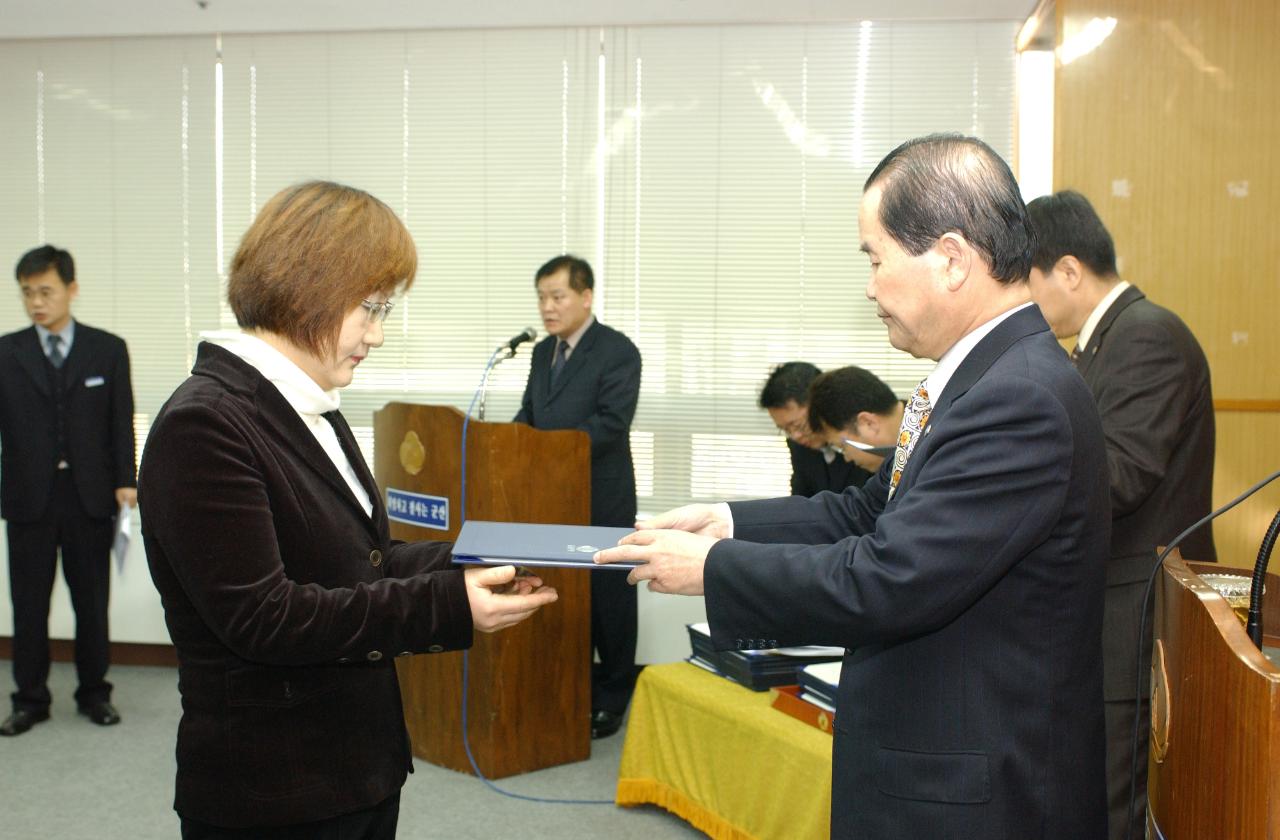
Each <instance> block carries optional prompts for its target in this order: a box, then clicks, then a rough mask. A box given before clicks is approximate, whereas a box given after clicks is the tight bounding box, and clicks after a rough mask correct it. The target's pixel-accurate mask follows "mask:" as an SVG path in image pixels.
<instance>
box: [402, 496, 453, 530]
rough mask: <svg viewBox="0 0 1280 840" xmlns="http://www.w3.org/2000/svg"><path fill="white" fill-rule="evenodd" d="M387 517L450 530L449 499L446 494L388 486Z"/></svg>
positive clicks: (407, 522)
mask: <svg viewBox="0 0 1280 840" xmlns="http://www.w3.org/2000/svg"><path fill="white" fill-rule="evenodd" d="M387 518H388V519H394V520H395V521H396V522H403V523H405V524H406V525H417V526H418V527H419V528H434V529H435V530H437V531H447V530H449V500H448V498H446V497H444V496H425V495H423V494H422V493H410V492H409V491H408V490H397V489H395V488H394V487H388V488H387Z"/></svg>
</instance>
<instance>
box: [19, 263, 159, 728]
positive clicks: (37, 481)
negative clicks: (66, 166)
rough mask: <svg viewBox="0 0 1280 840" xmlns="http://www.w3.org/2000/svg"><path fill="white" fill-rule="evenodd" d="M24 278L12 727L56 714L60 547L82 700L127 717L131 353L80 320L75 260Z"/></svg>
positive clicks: (103, 713) (90, 709)
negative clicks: (116, 568)
mask: <svg viewBox="0 0 1280 840" xmlns="http://www.w3.org/2000/svg"><path fill="white" fill-rule="evenodd" d="M15 274H16V276H17V279H18V285H19V286H21V288H22V300H23V304H24V305H25V306H26V309H27V315H28V316H29V317H30V318H31V321H32V326H30V327H28V328H27V329H24V330H19V331H18V332H15V333H10V334H9V335H5V336H0V516H3V517H4V519H5V520H6V522H7V525H8V538H9V589H10V595H11V596H12V599H13V676H14V681H15V682H16V683H17V686H18V690H17V691H16V692H15V693H14V694H13V713H12V714H11V715H10V716H9V717H8V719H6V720H5V721H4V723H3V724H0V735H21V734H22V733H23V732H26V731H27V730H29V729H30V728H31V727H32V726H34V725H35V724H37V723H40V722H41V721H44V720H47V719H48V718H49V704H50V701H51V697H50V694H49V688H48V685H47V680H48V676H49V598H50V595H51V593H52V591H53V581H54V575H55V573H56V570H57V563H58V551H59V549H61V553H62V574H63V577H64V578H66V581H67V589H68V590H69V592H70V593H71V604H72V607H74V609H75V613H76V647H75V651H76V676H77V678H78V679H79V688H78V689H77V690H76V694H75V698H76V705H77V706H78V707H79V710H80V713H81V714H83V715H86V716H87V717H88V718H89V719H90V720H92V721H93V722H94V723H96V724H99V725H101V726H110V725H111V724H115V723H119V722H120V714H119V712H117V711H116V709H115V707H114V706H113V705H112V704H111V683H109V682H107V679H106V675H107V665H108V661H109V655H110V647H109V641H108V636H107V605H108V602H109V599H110V583H111V567H110V549H111V541H112V534H113V530H114V529H113V517H114V516H115V515H116V511H117V510H118V509H119V507H120V506H121V505H126V504H127V505H129V506H130V507H133V506H134V505H136V504H137V491H136V489H135V488H136V487H137V481H136V474H135V468H134V437H133V389H132V386H131V385H130V380H129V353H128V350H127V349H126V348H125V343H124V341H122V340H121V339H120V338H118V337H117V336H114V335H112V334H111V333H108V332H104V331H103V330H98V329H94V328H93V327H90V326H88V325H86V324H81V323H77V322H76V321H75V319H74V318H72V317H71V302H72V300H74V299H75V296H76V294H77V293H78V292H79V286H78V285H77V284H76V275H75V263H74V262H73V261H72V259H71V255H70V254H69V253H67V252H66V251H63V250H60V249H58V248H54V247H53V246H52V245H44V246H42V247H40V248H35V249H33V250H31V251H28V252H27V253H26V254H24V255H23V257H22V259H21V260H19V261H18V266H17V270H16V271H15Z"/></svg>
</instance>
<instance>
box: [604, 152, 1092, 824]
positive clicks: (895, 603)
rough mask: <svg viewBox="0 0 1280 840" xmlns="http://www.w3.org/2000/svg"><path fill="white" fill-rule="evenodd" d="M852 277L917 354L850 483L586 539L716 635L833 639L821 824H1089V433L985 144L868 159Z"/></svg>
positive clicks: (716, 638) (1011, 203) (1019, 214)
mask: <svg viewBox="0 0 1280 840" xmlns="http://www.w3.org/2000/svg"><path fill="white" fill-rule="evenodd" d="M859 231H860V234H861V239H862V250H863V251H864V252H865V253H866V254H867V255H868V257H869V258H870V260H871V279H870V282H869V283H868V285H867V290H866V291H867V296H868V298H870V299H871V300H873V301H875V304H876V311H877V315H878V316H879V317H880V318H881V320H882V321H883V322H884V323H885V326H886V327H887V328H888V332H889V341H890V343H891V344H892V345H893V346H894V347H897V348H898V349H901V350H905V351H907V352H910V353H911V354H912V355H914V356H917V357H921V358H930V359H934V360H936V361H937V362H938V364H937V366H936V367H935V368H934V370H933V372H932V373H930V375H929V376H928V377H926V379H925V380H924V381H923V382H921V383H920V385H919V386H918V387H917V388H916V390H915V393H914V394H913V395H912V397H911V399H910V400H909V401H908V404H907V408H906V411H905V412H904V418H903V422H902V428H901V430H900V434H899V439H898V447H897V451H896V452H895V455H894V457H893V458H891V459H886V461H885V464H884V465H883V466H882V467H881V469H880V471H879V472H878V473H877V474H876V475H875V476H874V477H873V478H871V479H870V480H869V481H868V482H867V484H866V485H865V486H864V487H862V488H861V489H855V488H849V489H847V490H845V491H844V492H843V493H841V494H835V493H821V494H819V495H818V496H816V497H814V498H813V499H803V498H797V497H791V498H786V499H773V500H766V501H754V502H737V503H733V504H730V505H724V504H720V505H691V506H688V507H684V508H679V509H677V510H675V511H671V512H668V513H665V514H662V515H660V516H657V517H655V518H654V519H653V520H650V521H648V522H645V523H641V526H640V527H641V528H643V529H644V530H641V531H638V532H637V533H636V534H634V535H632V536H631V537H628V538H627V540H626V541H625V542H626V543H627V544H624V545H621V546H619V547H617V548H613V549H609V550H606V551H603V552H600V553H599V555H598V561H599V562H611V561H615V560H641V561H646V562H647V565H645V566H642V567H639V568H637V569H634V570H633V571H632V572H631V573H630V575H629V578H630V579H631V580H632V581H640V580H648V581H649V587H650V589H651V590H654V591H658V592H672V593H682V594H703V593H705V595H706V606H707V617H708V619H709V622H710V625H711V633H712V640H713V642H714V644H715V645H716V646H717V647H719V648H722V649H724V648H738V649H757V648H767V647H777V646H791V645H799V644H827V645H838V646H841V647H844V648H846V653H845V657H844V662H843V667H842V674H841V685H840V691H839V697H838V712H837V716H836V730H835V744H834V752H833V758H832V796H831V801H832V816H831V834H832V836H833V837H840V838H846V837H849V838H852V837H930V838H974V837H983V838H987V837H991V838H1014V837H1016V838H1020V840H1021V838H1040V839H1041V840H1081V838H1101V837H1104V836H1105V835H1106V798H1105V790H1104V785H1103V772H1102V771H1103V750H1104V745H1103V716H1102V670H1101V663H1100V655H1099V654H1100V648H1101V632H1102V631H1101V628H1102V586H1103V567H1104V563H1105V561H1106V556H1107V545H1108V541H1109V538H1110V512H1109V499H1108V491H1107V468H1106V451H1105V447H1104V443H1103V437H1102V427H1101V424H1100V422H1099V420H1098V414H1097V410H1096V408H1095V407H1094V404H1093V400H1092V397H1091V396H1090V394H1089V391H1088V389H1087V388H1086V387H1085V385H1084V382H1083V381H1082V380H1081V379H1080V377H1079V376H1078V375H1077V374H1076V372H1075V371H1074V370H1073V369H1072V367H1071V364H1070V362H1069V360H1068V359H1067V358H1066V356H1065V355H1064V354H1063V353H1062V350H1061V348H1060V347H1059V346H1058V344H1057V342H1056V341H1055V340H1054V338H1053V335H1052V333H1051V332H1050V331H1049V328H1048V325H1047V324H1046V323H1045V321H1044V319H1043V318H1042V317H1041V315H1040V312H1039V310H1037V309H1036V308H1035V306H1034V305H1033V304H1031V302H1030V295H1029V292H1028V289H1027V276H1028V270H1029V268H1030V263H1031V255H1032V252H1033V250H1034V238H1033V235H1032V233H1031V230H1030V227H1029V224H1028V219H1027V211H1026V207H1025V206H1024V205H1023V202H1022V199H1021V197H1020V194H1019V190H1018V185H1017V183H1016V182H1015V180H1014V178H1013V175H1012V173H1011V172H1010V171H1009V168H1008V166H1007V165H1006V164H1005V163H1004V161H1003V160H1001V159H1000V158H999V156H998V155H996V154H995V152H994V151H992V150H991V148H990V147H988V146H987V145H986V144H985V143H983V142H981V141H980V140H977V139H975V138H968V137H960V136H957V135H933V136H929V137H924V138H920V139H918V140H912V141H908V142H907V143H904V144H903V145H901V146H899V147H898V148H897V149H895V150H894V151H893V152H891V153H890V154H889V156H888V157H886V158H885V159H884V160H883V161H881V163H880V164H879V166H877V167H876V169H875V170H874V171H873V172H872V174H871V176H870V178H869V179H868V180H867V183H866V186H865V190H864V194H863V198H862V204H861V208H860V213H859Z"/></svg>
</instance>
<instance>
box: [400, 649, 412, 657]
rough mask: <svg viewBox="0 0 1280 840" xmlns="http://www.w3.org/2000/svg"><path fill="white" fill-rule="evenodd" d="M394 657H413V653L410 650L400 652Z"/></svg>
mask: <svg viewBox="0 0 1280 840" xmlns="http://www.w3.org/2000/svg"><path fill="white" fill-rule="evenodd" d="M396 656H397V657H400V656H413V651H411V650H402V651H400V652H399V653H397V654H396Z"/></svg>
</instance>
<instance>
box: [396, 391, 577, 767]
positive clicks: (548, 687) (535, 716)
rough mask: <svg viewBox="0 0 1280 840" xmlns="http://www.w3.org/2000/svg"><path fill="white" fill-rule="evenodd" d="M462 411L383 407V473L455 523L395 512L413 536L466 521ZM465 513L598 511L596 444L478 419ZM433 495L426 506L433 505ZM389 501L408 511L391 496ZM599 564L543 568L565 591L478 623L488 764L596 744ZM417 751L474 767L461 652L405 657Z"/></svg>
mask: <svg viewBox="0 0 1280 840" xmlns="http://www.w3.org/2000/svg"><path fill="white" fill-rule="evenodd" d="M462 427H463V414H462V412H460V411H458V410H457V409H455V408H451V407H446V406H434V405H409V404H406V403H389V404H388V405H386V406H385V407H384V408H383V409H382V410H381V411H377V412H375V413H374V416H373V429H374V461H375V464H374V475H375V477H376V478H377V481H378V489H379V490H380V491H381V492H382V494H383V497H384V498H386V497H387V496H388V490H389V489H391V490H392V491H393V492H394V491H401V492H400V493H397V497H398V499H399V500H401V501H402V504H404V505H405V506H406V507H405V509H406V510H408V511H412V512H414V513H420V512H423V511H427V510H428V509H429V513H430V514H432V515H436V514H439V513H442V512H443V510H444V508H443V506H439V510H436V508H435V506H433V505H432V502H431V500H430V499H427V500H423V501H419V500H416V499H414V500H412V501H410V502H407V503H405V502H403V500H404V499H407V498H410V497H407V496H404V495H402V494H403V493H405V492H407V493H411V494H420V495H421V496H426V497H432V496H434V497H443V498H446V499H447V500H448V507H447V523H446V522H444V521H437V522H436V523H435V524H436V525H437V526H441V525H444V526H446V527H434V528H427V527H422V526H419V525H414V524H406V523H404V522H401V521H396V520H395V519H393V520H392V522H391V536H392V537H393V538H395V539H401V540H453V539H455V538H456V537H457V534H458V529H459V528H460V527H461V523H460V521H459V520H460V513H461V511H460V506H459V505H460V498H461V497H460V495H459V491H460V489H461V477H462V473H461V468H462V457H461V448H460V444H461V440H462ZM466 468H467V475H466V479H467V482H466V493H467V500H466V501H467V504H466V516H467V518H468V519H486V520H492V521H497V522H548V523H557V524H565V525H586V524H589V523H590V521H591V478H590V476H591V444H590V440H589V439H588V437H587V435H586V433H584V432H579V431H572V430H569V431H539V430H537V429H534V428H531V427H529V426H526V425H524V424H521V423H481V422H477V421H475V420H473V421H471V422H470V423H469V424H468V427H467V465H466ZM424 505H425V506H426V507H423V506H424ZM388 512H389V513H390V514H392V515H394V514H395V511H393V510H392V507H391V505H388ZM589 574H591V572H586V571H581V570H573V569H546V570H540V571H539V576H540V577H542V579H543V580H544V581H545V582H546V583H547V584H549V585H551V586H554V587H555V588H556V591H557V592H559V594H560V599H559V600H558V601H557V602H556V603H554V604H552V605H551V606H548V607H543V608H542V609H541V610H539V611H538V612H537V613H535V614H534V615H533V617H532V618H530V619H528V620H526V621H524V622H521V623H520V624H518V625H516V626H515V627H511V628H508V629H506V630H502V631H500V632H498V633H493V634H489V633H480V632H477V633H476V635H475V643H474V646H473V647H472V648H471V651H470V654H469V657H468V659H469V664H468V668H469V673H468V689H467V736H468V743H469V744H470V746H471V754H472V755H473V756H474V757H475V760H476V764H477V765H478V766H479V768H480V772H482V773H483V774H484V775H485V776H486V777H488V778H492V779H497V778H502V777H504V776H512V775H515V774H517V773H527V772H529V771H531V770H538V769H541V768H543V767H552V766H554V765H557V764H566V763H568V762H571V761H582V760H584V759H586V758H587V757H589V756H590V754H591V732H590V717H591V679H590V677H591V673H590V667H591V664H590V656H591V649H590V644H591V642H590V632H591V588H590V585H589V584H590V582H589V579H588V577H587V575H589ZM396 665H397V668H398V671H399V676H400V686H401V694H402V696H403V698H404V710H405V722H406V724H407V726H408V729H409V736H410V738H411V740H412V741H413V752H414V755H416V756H418V757H419V758H422V759H425V760H426V761H430V762H431V763H432V764H438V765H440V766H442V767H448V768H450V769H452V770H458V771H460V772H463V773H470V772H472V770H471V764H470V762H469V761H468V760H467V756H466V753H465V751H464V749H463V743H462V716H461V712H462V709H461V698H462V653H461V652H452V653H440V654H426V655H422V656H412V657H405V658H402V659H400V660H398V661H397V662H396Z"/></svg>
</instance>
